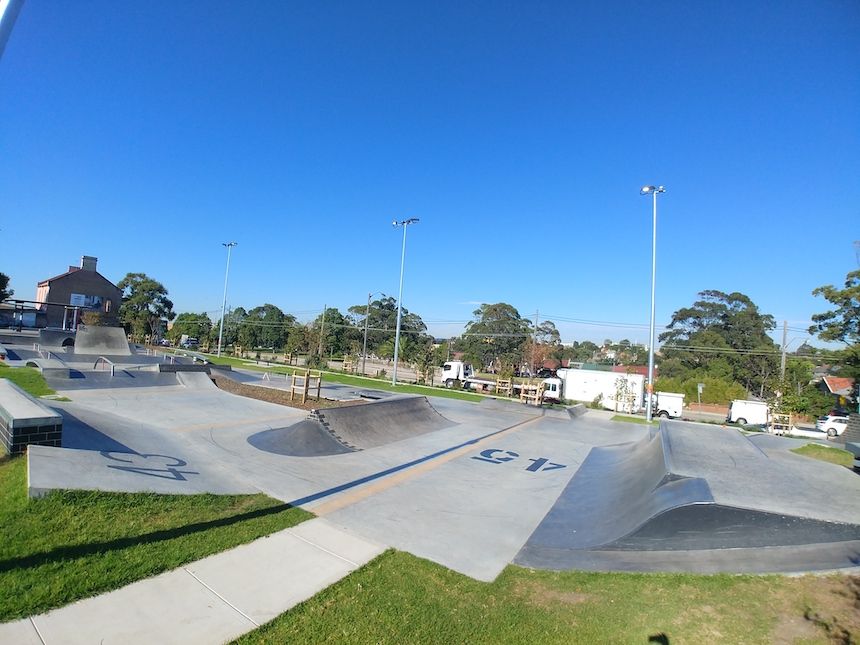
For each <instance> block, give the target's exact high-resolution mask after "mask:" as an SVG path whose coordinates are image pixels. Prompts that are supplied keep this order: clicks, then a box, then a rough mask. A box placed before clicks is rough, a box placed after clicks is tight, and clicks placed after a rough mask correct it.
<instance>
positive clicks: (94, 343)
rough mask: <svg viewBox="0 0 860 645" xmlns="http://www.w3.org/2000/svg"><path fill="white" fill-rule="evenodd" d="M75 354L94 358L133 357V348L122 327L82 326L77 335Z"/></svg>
mask: <svg viewBox="0 0 860 645" xmlns="http://www.w3.org/2000/svg"><path fill="white" fill-rule="evenodd" d="M75 354H76V355H88V356H89V355H94V356H100V355H104V356H131V347H130V346H129V344H128V339H127V338H126V336H125V330H124V329H123V328H122V327H87V326H84V325H80V326H79V327H78V331H77V333H76V334H75Z"/></svg>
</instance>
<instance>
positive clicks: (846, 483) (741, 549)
mask: <svg viewBox="0 0 860 645" xmlns="http://www.w3.org/2000/svg"><path fill="white" fill-rule="evenodd" d="M856 480H857V478H856V476H854V475H852V473H851V472H850V471H849V470H848V469H846V468H839V467H836V468H829V467H827V465H825V466H824V467H821V466H820V465H819V464H810V463H808V462H806V461H804V458H802V457H798V456H795V455H791V454H786V455H785V456H784V457H775V456H769V455H768V454H766V453H764V452H763V451H762V450H760V449H759V448H758V447H756V445H755V444H754V443H753V442H751V441H749V440H748V439H747V438H746V437H745V436H744V435H742V434H740V433H739V432H736V431H734V430H725V429H721V428H706V427H701V426H698V427H696V426H693V425H692V424H684V423H679V422H663V423H662V424H661V427H660V429H659V430H656V431H652V432H651V433H650V434H649V436H648V437H646V438H644V439H642V440H641V441H639V442H635V443H632V444H622V445H615V446H605V447H595V448H593V449H592V450H591V451H590V453H589V455H588V457H586V459H585V461H584V462H583V463H582V466H581V467H580V468H579V470H578V471H577V473H576V474H575V475H574V477H573V478H572V479H571V481H570V482H569V483H568V485H567V487H566V488H565V490H564V491H563V492H562V494H561V496H560V497H559V499H558V501H557V502H556V504H555V505H554V506H553V508H552V509H551V510H550V512H549V513H548V514H547V515H546V517H545V518H544V520H543V521H542V522H541V523H540V524H539V525H538V527H537V528H536V529H535V531H534V532H533V533H532V535H531V537H530V538H529V540H528V541H527V542H526V544H525V546H523V548H522V549H521V550H520V552H519V554H518V555H517V557H516V559H515V560H514V562H515V563H517V564H520V565H524V566H529V567H535V568H548V569H570V568H583V569H598V570H605V569H615V570H618V569H621V570H655V569H662V570H665V569H666V568H667V562H672V563H674V564H677V566H679V567H681V566H682V564H681V563H684V562H687V563H688V562H689V561H690V560H691V559H697V561H698V562H699V569H702V568H704V569H706V570H713V571H768V570H806V569H810V568H811V569H815V568H838V567H845V566H856V564H857V554H858V549H860V507H858V506H857V505H856V504H853V503H851V499H856V497H852V496H854V495H856V494H857V492H860V485H858V482H857V481H856ZM834 491H841V492H840V493H838V494H837V495H838V496H839V497H843V496H844V497H845V498H846V501H845V502H840V501H839V500H838V499H836V500H835V503H832V504H831V503H828V504H823V503H822V500H824V499H827V500H828V502H831V501H834V497H836V496H837V495H834ZM849 491H851V492H850V493H849ZM813 545H814V546H813ZM768 548H770V549H773V551H772V552H771V553H770V554H769V556H768V557H763V556H761V553H760V552H761V550H762V549H764V550H767V549H768ZM667 553H668V555H667ZM643 554H645V555H643ZM648 554H651V556H653V557H650V556H649V555H648ZM652 565H653V566H652ZM669 568H671V567H669ZM693 568H694V569H695V568H696V567H693Z"/></svg>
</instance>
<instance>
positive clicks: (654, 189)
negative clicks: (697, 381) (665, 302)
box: [639, 186, 666, 423]
mask: <svg viewBox="0 0 860 645" xmlns="http://www.w3.org/2000/svg"><path fill="white" fill-rule="evenodd" d="M665 192H666V189H665V188H663V187H662V186H643V187H642V190H640V191H639V194H640V195H651V197H652V203H653V213H654V225H653V227H652V234H651V328H650V329H651V340H650V342H649V344H648V404H647V406H646V408H645V419H646V420H647V421H648V422H649V423H650V421H651V397H652V396H653V395H654V293H655V287H656V284H657V193H665Z"/></svg>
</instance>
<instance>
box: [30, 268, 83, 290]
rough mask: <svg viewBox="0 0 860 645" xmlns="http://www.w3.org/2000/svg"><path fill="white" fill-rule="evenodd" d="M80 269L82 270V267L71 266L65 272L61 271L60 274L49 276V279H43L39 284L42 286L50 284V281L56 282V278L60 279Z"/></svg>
mask: <svg viewBox="0 0 860 645" xmlns="http://www.w3.org/2000/svg"><path fill="white" fill-rule="evenodd" d="M80 270H81V267H69V270H68V271H66V272H65V273H61V274H60V275H55V276H54V277H53V278H48V279H47V280H42V281H41V282H40V283H39V285H38V286H40V287H41V286H44V285H46V284H48V283H49V282H54V281H55V280H59V279H60V278H65V277H66V276H67V275H71V274H72V273H75V272H77V271H80Z"/></svg>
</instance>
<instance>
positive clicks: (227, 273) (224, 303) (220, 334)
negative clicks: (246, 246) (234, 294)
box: [218, 242, 239, 356]
mask: <svg viewBox="0 0 860 645" xmlns="http://www.w3.org/2000/svg"><path fill="white" fill-rule="evenodd" d="M237 244H239V243H238V242H221V246H226V247H227V270H226V271H225V272H224V300H223V301H222V302H221V328H220V329H219V330H218V356H221V340H222V339H223V338H224V310H225V309H226V308H227V278H228V277H229V276H230V251H232V250H233V247H234V246H236V245H237Z"/></svg>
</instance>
